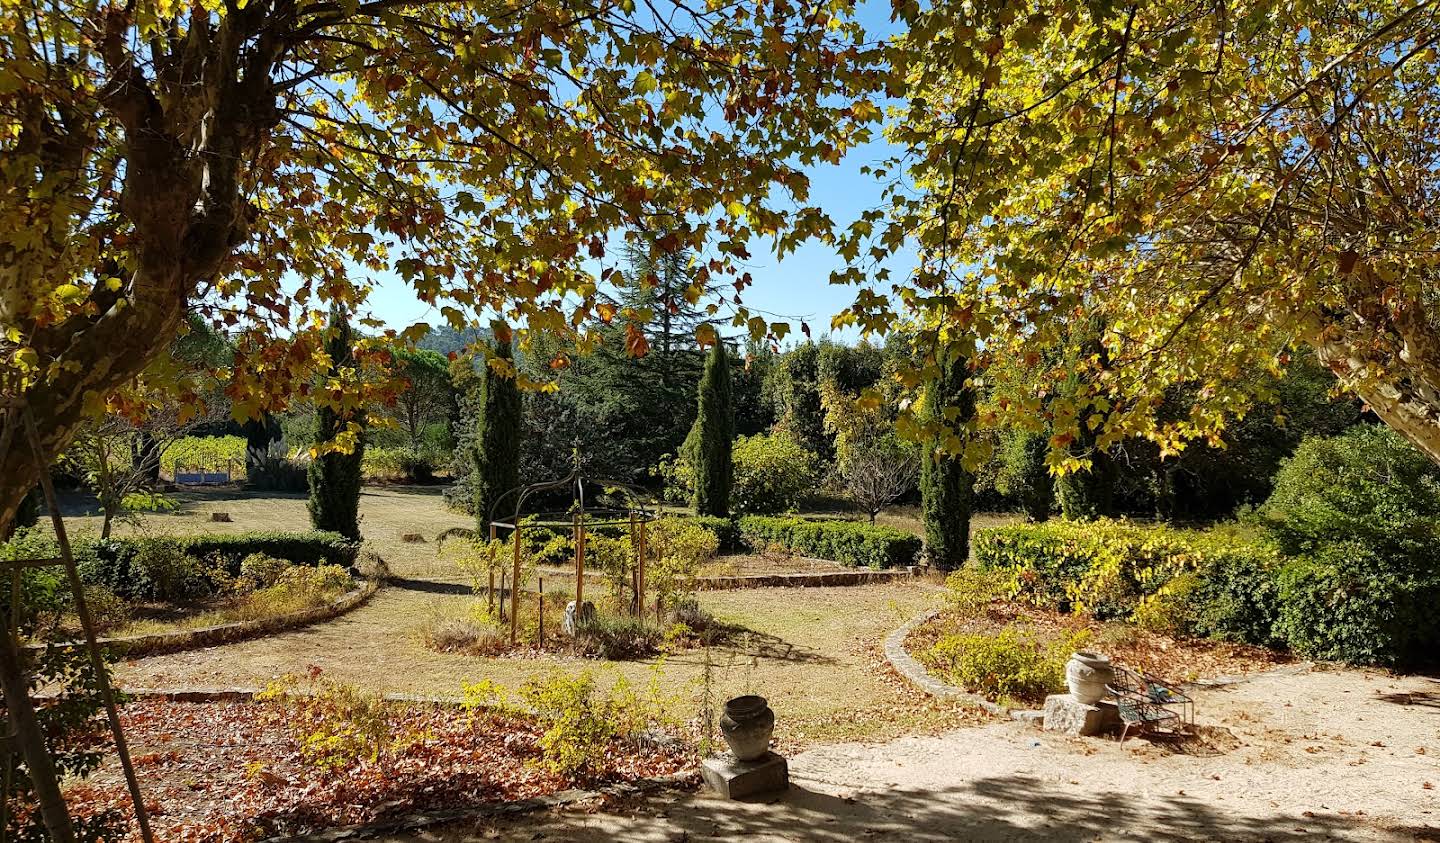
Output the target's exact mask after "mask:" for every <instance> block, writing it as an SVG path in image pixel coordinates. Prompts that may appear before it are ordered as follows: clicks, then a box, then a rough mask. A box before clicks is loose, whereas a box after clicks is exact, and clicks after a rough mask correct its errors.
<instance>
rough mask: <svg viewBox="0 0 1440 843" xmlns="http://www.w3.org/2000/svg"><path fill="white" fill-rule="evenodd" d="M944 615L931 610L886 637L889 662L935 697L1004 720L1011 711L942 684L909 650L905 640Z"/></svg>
mask: <svg viewBox="0 0 1440 843" xmlns="http://www.w3.org/2000/svg"><path fill="white" fill-rule="evenodd" d="M939 615H940V610H939V609H931V610H929V611H927V612H922V613H921V614H919V615H916V616H915V617H913V618H911V619H910V620H908V621H906V622H905V624H904V625H902V626H901V627H900V628H899V629H897V630H895V631H894V632H892V633H890V634H889V635H887V636H885V660H886V661H888V662H890V666H891V667H893V668H895V672H896V673H898V674H900V675H901V676H903V677H905V679H906V680H907V681H908V682H909V683H910V684H912V685H914V686H915V687H917V688H919V689H920V690H922V691H924V692H925V693H927V694H929V695H930V696H932V697H940V698H942V699H950V700H955V701H956V702H959V703H961V704H964V705H973V706H976V707H978V708H983V709H984V710H986V711H988V712H990V713H991V714H997V715H1000V716H1001V717H1004V716H1006V715H1007V714H1008V713H1009V709H1007V708H1005V707H1004V706H1002V705H998V704H996V703H993V702H991V701H990V700H987V699H985V698H984V697H982V696H980V695H979V694H974V693H971V692H969V691H967V690H965V689H964V688H960V687H957V686H955V685H951V684H950V683H948V682H942V681H940V680H939V679H936V678H935V677H934V676H931V675H930V671H928V670H926V669H925V666H924V665H922V664H920V662H918V661H916V660H915V657H914V656H912V655H910V652H909V651H908V650H906V649H905V639H906V638H909V637H910V633H912V632H914V631H915V630H916V629H917V628H918V627H919V626H920V625H921V624H924V623H928V622H929V621H931V620H933V619H935V618H936V617H938V616H939Z"/></svg>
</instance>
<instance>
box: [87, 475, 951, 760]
mask: <svg viewBox="0 0 1440 843" xmlns="http://www.w3.org/2000/svg"><path fill="white" fill-rule="evenodd" d="M178 497H179V498H180V499H181V501H182V510H181V514H177V515H159V514H157V515H149V516H146V517H144V519H143V521H142V522H141V523H140V524H139V525H138V526H129V525H120V526H119V527H118V528H117V532H118V533H119V534H122V535H123V534H125V533H126V532H128V531H132V530H140V531H144V532H148V533H157V534H159V533H180V532H243V531H248V530H303V529H307V528H308V523H309V522H308V515H307V513H306V509H305V500H304V497H303V496H301V495H286V496H281V495H260V494H251V493H245V492H237V491H233V490H206V491H195V492H185V493H182V494H181V495H179V496H178ZM212 512H224V513H227V514H228V515H229V516H230V518H231V521H230V522H228V523H214V522H211V521H210V513H212ZM360 512H361V516H362V519H363V520H362V523H361V529H362V531H363V532H364V534H365V537H366V545H367V548H368V549H370V550H373V551H374V552H376V553H378V554H379V555H380V556H381V557H382V558H384V559H385V561H386V563H387V564H388V565H389V566H390V568H391V570H392V571H393V572H394V574H395V580H394V581H393V582H392V583H391V584H390V585H389V586H387V587H386V588H384V589H382V590H381V591H380V592H379V593H378V594H377V595H376V596H375V597H374V598H372V599H371V601H370V602H369V603H368V604H366V605H365V606H363V607H361V608H360V609H357V610H355V611H353V612H351V613H349V614H347V615H344V616H342V617H340V618H336V619H334V620H331V621H327V622H325V623H321V624H315V625H312V626H309V627H306V628H304V629H299V630H293V631H290V632H286V633H281V634H277V635H272V636H268V637H264V638H258V639H253V640H250V641H244V642H239V643H236V644H231V645H226V646H223V647H216V648H210V649H205V650H197V651H191V652H186V653H175V654H171V655H165V656H155V657H151V658H145V659H138V660H135V661H132V662H126V663H123V664H121V665H119V666H118V667H117V674H118V676H119V679H120V681H121V682H122V683H123V684H125V685H126V686H130V687H154V688H176V687H223V686H250V687H256V686H263V685H264V684H266V683H267V682H269V681H271V680H272V679H275V678H277V677H279V676H281V675H284V674H288V673H303V672H304V671H306V670H307V669H308V668H309V667H310V666H311V665H314V666H317V667H319V668H321V670H322V671H323V672H324V674H325V675H328V676H330V677H331V678H333V679H336V680H339V681H344V682H349V683H354V684H356V685H359V686H361V687H363V688H366V689H368V690H372V691H376V692H393V693H411V694H422V695H426V696H458V695H459V694H460V693H461V689H462V687H463V685H464V684H465V683H467V682H477V681H480V680H482V679H490V680H492V681H494V682H497V683H500V684H502V685H505V686H509V687H512V688H513V687H515V686H518V685H519V684H521V683H523V682H524V681H525V680H527V679H529V678H531V677H533V676H538V675H543V674H544V673H545V672H546V671H548V670H554V669H559V670H565V671H583V670H591V671H593V672H595V674H596V675H597V676H598V677H601V678H602V679H607V680H610V681H613V679H614V678H617V677H620V676H623V677H625V678H626V679H627V680H628V681H629V682H631V683H632V684H633V685H636V686H638V687H640V688H645V687H647V686H650V685H651V684H652V683H653V684H654V686H655V687H656V688H657V689H658V692H659V694H660V695H661V696H662V697H663V698H664V699H666V701H667V707H668V708H669V709H670V711H671V712H672V713H673V714H674V715H675V716H676V717H678V718H681V719H690V718H693V717H696V716H698V715H699V712H700V711H701V709H702V707H703V700H704V699H705V697H706V696H707V694H706V690H705V689H706V685H707V681H706V677H707V675H708V677H709V680H708V685H709V694H708V696H709V697H710V698H711V699H712V700H715V701H723V700H724V699H725V698H727V697H729V696H734V695H736V694H740V693H748V692H755V693H760V694H762V695H764V696H766V697H768V698H770V700H771V705H772V707H774V709H775V711H776V713H777V715H778V716H779V726H778V727H777V731H776V736H777V738H779V739H780V740H781V741H782V742H786V743H790V744H792V745H794V744H800V743H812V742H828V741H831V740H845V739H857V738H861V739H882V738H887V737H891V736H894V735H898V734H903V733H907V732H914V731H916V730H923V729H928V728H932V727H934V728H938V727H941V726H943V725H946V724H950V723H953V722H954V720H955V714H954V712H952V711H950V710H949V709H948V708H947V707H946V706H942V705H938V704H936V703H934V702H933V701H932V700H930V699H929V698H928V697H925V696H923V695H920V694H918V693H917V692H915V691H914V690H913V689H911V688H910V687H909V686H908V685H906V684H905V683H904V682H903V680H900V679H899V678H898V677H896V676H894V675H893V674H892V673H891V671H890V670H889V669H888V666H887V665H886V663H885V662H884V659H883V656H882V655H881V654H880V650H879V645H880V643H881V641H882V640H883V638H884V636H885V635H886V634H887V633H889V632H890V630H892V629H894V628H895V627H896V626H898V625H899V624H900V623H901V622H902V621H904V620H905V619H907V618H909V617H911V616H913V615H914V614H915V613H917V612H919V611H921V610H922V609H924V608H925V607H927V606H930V605H932V604H933V603H934V602H935V599H936V598H935V592H934V591H933V589H931V588H929V587H927V586H925V585H922V584H919V583H901V584H884V585H869V586H857V587H846V588H821V589H753V590H743V591H711V592H702V593H701V594H700V595H699V599H700V601H701V603H702V605H703V606H704V607H705V608H706V609H708V610H709V611H710V612H711V613H713V614H714V615H715V616H716V617H717V618H719V619H720V620H722V621H725V622H727V623H731V624H735V625H738V626H742V627H744V628H746V629H748V630H750V631H751V633H752V634H751V635H749V636H742V637H741V638H740V639H739V640H737V641H734V642H732V643H730V644H728V645H726V646H724V647H714V648H711V649H710V650H709V652H708V654H707V652H706V651H705V650H690V651H685V652H681V653H678V654H673V655H670V656H666V657H663V658H658V659H651V660H646V661H637V662H621V663H611V662H598V661H594V660H587V659H581V658H574V657H566V656H549V655H547V656H534V655H529V656H527V655H511V656H504V657H499V658H482V657H476V656H469V655H462V654H449V653H437V652H434V651H432V650H430V649H428V648H426V647H425V646H424V645H423V643H422V641H421V636H420V630H421V629H423V628H424V626H425V624H426V622H427V620H429V619H432V618H434V617H435V616H436V615H443V614H447V613H449V614H456V613H461V612H465V611H467V610H468V608H469V607H470V606H471V605H472V601H475V599H476V598H474V597H473V595H472V594H471V593H470V589H469V580H468V578H467V577H465V576H464V575H463V574H461V573H460V572H459V571H458V570H456V569H455V568H454V567H453V566H452V565H451V564H450V563H449V562H447V561H446V560H444V559H440V558H438V557H437V555H436V545H435V544H434V537H435V536H436V535H437V534H439V533H440V532H442V531H443V530H445V529H448V528H450V527H463V526H468V525H469V524H470V523H471V522H470V520H469V519H468V518H467V517H466V516H464V515H461V514H457V513H453V512H450V511H448V510H446V509H445V507H444V506H443V503H442V498H441V497H440V494H439V490H438V488H433V487H429V488H426V487H399V486H380V487H368V488H366V490H365V492H364V494H363V496H362V498H361V505H360ZM67 523H68V524H69V526H70V528H71V530H72V531H76V530H80V529H86V528H88V529H98V525H99V518H98V517H93V516H88V517H87V516H81V517H70V518H68V519H67ZM410 533H419V534H420V535H422V536H424V537H426V539H427V541H426V542H425V543H410V542H405V541H403V540H402V536H404V535H406V534H410ZM551 582H552V580H551V576H550V575H547V576H546V587H547V590H548V589H549V588H551V587H552V585H551ZM565 585H566V584H565V583H555V586H559V587H564V586H565ZM556 621H558V618H556ZM707 663H708V664H707Z"/></svg>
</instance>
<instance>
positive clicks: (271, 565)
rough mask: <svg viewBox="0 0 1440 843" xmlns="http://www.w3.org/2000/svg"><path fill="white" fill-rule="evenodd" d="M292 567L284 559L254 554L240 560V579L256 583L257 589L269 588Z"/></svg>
mask: <svg viewBox="0 0 1440 843" xmlns="http://www.w3.org/2000/svg"><path fill="white" fill-rule="evenodd" d="M290 567H291V565H290V563H289V562H286V561H285V560H284V559H276V558H275V557H273V556H268V555H266V554H264V553H252V554H250V555H249V556H247V557H245V558H244V559H242V560H240V577H241V578H242V579H245V580H248V581H250V582H252V583H254V584H255V587H257V588H269V587H270V586H272V585H274V584H275V583H276V582H277V581H278V580H279V579H280V577H281V575H282V574H284V573H285V571H286V570H287V569H289V568H290Z"/></svg>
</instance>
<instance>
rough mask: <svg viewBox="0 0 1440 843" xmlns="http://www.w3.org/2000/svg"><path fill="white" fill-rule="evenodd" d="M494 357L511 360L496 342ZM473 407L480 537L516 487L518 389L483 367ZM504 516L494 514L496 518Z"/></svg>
mask: <svg viewBox="0 0 1440 843" xmlns="http://www.w3.org/2000/svg"><path fill="white" fill-rule="evenodd" d="M495 356H497V357H499V358H501V359H504V360H513V359H514V357H513V356H512V354H511V351H510V343H508V342H497V343H496V344H495ZM476 405H477V409H478V412H477V413H476V416H475V439H474V442H475V449H474V451H473V452H472V453H473V456H474V463H473V465H472V471H471V477H472V482H471V488H472V489H474V491H475V521H476V523H477V524H478V525H479V527H480V531H481V534H482V535H483V534H485V533H486V532H487V531H488V530H489V528H490V510H491V509H492V508H493V507H494V505H495V501H496V500H498V499H499V498H500V496H501V495H503V494H505V493H506V492H508V491H510V490H511V489H514V488H515V487H516V486H519V485H520V387H519V385H518V384H516V383H515V378H514V377H513V376H510V377H506V376H503V375H501V374H499V373H497V372H496V371H495V369H494V368H492V367H491V366H489V365H488V363H487V364H486V366H485V371H484V372H483V373H482V374H481V376H480V394H479V396H478V397H477V400H476ZM512 502H513V501H512ZM512 514H513V513H512ZM504 515H505V513H501V512H497V513H495V516H496V517H497V518H502V517H503V516H504Z"/></svg>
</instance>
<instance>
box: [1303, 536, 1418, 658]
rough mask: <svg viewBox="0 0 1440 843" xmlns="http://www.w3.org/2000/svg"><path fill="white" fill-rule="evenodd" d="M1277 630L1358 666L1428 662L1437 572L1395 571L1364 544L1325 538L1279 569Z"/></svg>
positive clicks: (1309, 651)
mask: <svg viewBox="0 0 1440 843" xmlns="http://www.w3.org/2000/svg"><path fill="white" fill-rule="evenodd" d="M1279 596H1280V611H1279V621H1278V623H1277V624H1276V627H1277V630H1278V631H1279V633H1280V635H1281V636H1282V637H1283V638H1284V639H1285V640H1286V641H1287V642H1288V643H1289V645H1290V648H1291V649H1293V650H1294V651H1295V652H1297V653H1299V654H1301V655H1303V656H1306V657H1309V658H1314V659H1325V660H1331V661H1341V662H1346V663H1349V664H1360V665H1381V666H1394V665H1413V664H1423V663H1426V662H1433V661H1434V660H1435V657H1436V642H1437V641H1440V615H1437V614H1436V612H1435V606H1436V605H1437V603H1440V575H1437V574H1435V573H1433V572H1428V573H1427V572H1420V571H1406V570H1399V569H1397V568H1396V566H1395V565H1394V564H1393V560H1391V559H1387V558H1386V557H1383V556H1381V555H1380V554H1378V553H1376V552H1375V551H1374V550H1372V549H1371V548H1369V547H1368V546H1366V545H1365V544H1363V543H1361V542H1358V541H1352V542H1336V543H1330V544H1326V545H1324V546H1322V547H1321V549H1320V550H1319V551H1317V552H1316V553H1315V554H1313V555H1311V556H1308V557H1299V558H1296V559H1294V560H1291V561H1290V562H1289V563H1288V564H1287V565H1286V566H1285V567H1284V568H1283V569H1282V571H1281V574H1280V595H1279Z"/></svg>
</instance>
